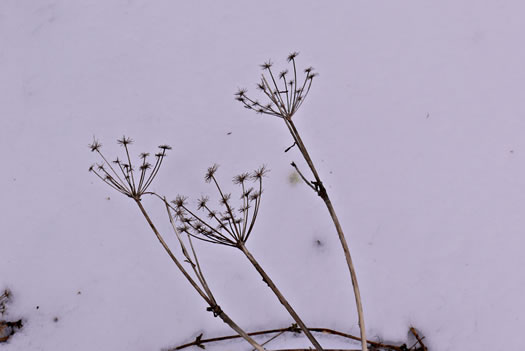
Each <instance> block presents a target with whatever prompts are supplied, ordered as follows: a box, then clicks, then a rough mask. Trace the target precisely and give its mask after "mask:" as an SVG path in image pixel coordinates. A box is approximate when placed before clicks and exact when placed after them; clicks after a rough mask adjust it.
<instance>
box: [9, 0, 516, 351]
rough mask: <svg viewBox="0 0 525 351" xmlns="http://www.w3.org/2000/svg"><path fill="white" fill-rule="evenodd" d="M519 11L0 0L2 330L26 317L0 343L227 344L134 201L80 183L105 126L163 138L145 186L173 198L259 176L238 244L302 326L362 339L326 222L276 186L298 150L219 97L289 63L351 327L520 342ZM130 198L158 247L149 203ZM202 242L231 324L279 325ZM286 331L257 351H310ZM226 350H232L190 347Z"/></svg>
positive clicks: (446, 345)
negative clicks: (298, 84)
mask: <svg viewBox="0 0 525 351" xmlns="http://www.w3.org/2000/svg"><path fill="white" fill-rule="evenodd" d="M524 10H525V5H524V4H523V3H522V2H520V1H506V2H489V1H476V2H474V1H463V2H457V1H450V0H444V1H439V2H430V1H396V2H365V1H352V2H343V1H334V2H330V3H326V2H314V1H287V2H279V3H277V2H275V3H272V2H269V3H268V2H267V3H250V2H248V3H247V2H243V1H228V2H212V1H178V2H173V1H160V0H159V1H154V2H150V1H139V0H126V1H124V0H111V1H103V2H95V1H87V2H80V1H65V0H62V1H49V0H41V1H25V2H21V1H16V0H5V1H2V2H1V3H0V77H2V78H1V82H2V83H1V84H0V106H2V116H1V128H0V148H1V149H2V150H4V152H3V156H2V164H3V167H2V169H3V172H2V176H1V177H0V184H1V186H2V189H4V190H3V194H2V199H3V201H2V202H1V205H0V213H1V214H2V215H1V223H2V235H1V237H0V289H4V288H9V289H10V290H11V291H12V294H13V299H12V300H11V302H10V304H9V306H8V314H7V316H4V317H2V318H8V319H10V320H15V319H18V318H23V320H24V323H25V325H24V327H23V329H21V330H20V331H19V332H17V333H16V334H15V335H14V336H13V337H12V338H11V339H10V340H9V342H8V343H5V344H1V345H2V346H1V347H2V350H6V351H15V350H24V351H25V350H54V351H60V350H78V351H82V350H95V349H96V350H102V351H104V350H124V349H126V350H129V351H135V350H156V349H158V350H160V349H162V348H167V347H170V346H174V345H178V344H181V343H184V342H187V341H190V340H193V339H194V338H195V337H196V336H197V335H199V334H200V333H201V332H204V333H205V337H211V336H217V335H222V334H230V333H231V332H230V330H229V328H228V327H227V326H226V325H224V324H223V323H222V322H220V321H219V320H218V319H216V318H213V317H212V315H211V314H210V313H209V312H207V311H206V310H205V309H206V307H207V306H206V305H205V303H204V301H202V300H201V299H200V298H199V297H198V296H197V295H196V294H195V293H194V291H193V290H192V289H191V287H190V286H189V284H188V283H187V282H186V281H185V280H184V279H183V277H182V276H181V274H180V273H179V272H178V271H177V269H176V267H175V266H174V265H173V264H172V262H171V261H170V260H169V257H168V256H167V255H166V254H165V252H164V251H163V250H162V247H161V246H160V245H159V244H158V242H157V240H156V239H155V237H154V236H153V233H151V232H150V230H149V228H148V226H147V223H146V222H145V221H144V219H143V218H142V217H141V216H140V213H139V211H138V210H137V208H136V207H135V206H134V204H133V203H132V201H130V200H129V199H127V198H125V197H123V196H120V194H118V193H116V192H114V191H112V190H111V189H110V188H109V187H107V186H105V185H104V184H102V183H101V182H100V181H98V180H97V179H96V178H95V177H94V176H93V175H92V174H89V173H88V171H87V169H88V167H89V165H91V164H92V163H94V162H97V161H98V159H97V157H96V155H95V154H92V153H90V152H89V149H88V148H87V144H89V143H90V142H91V141H92V140H93V136H96V137H97V138H98V139H99V140H100V141H101V142H102V143H103V144H104V146H103V151H104V152H105V153H106V154H107V155H108V156H110V157H114V156H116V155H117V154H119V153H121V152H122V149H121V148H119V147H118V146H117V145H116V143H115V140H116V139H117V138H119V137H121V136H122V135H123V134H125V135H127V136H130V137H132V138H133V139H134V140H135V144H134V145H133V146H132V150H133V152H134V153H135V154H136V155H138V154H139V153H140V152H143V151H154V150H155V148H156V146H157V145H160V144H163V143H168V144H170V145H171V146H173V148H174V150H173V151H172V152H171V153H170V155H169V156H168V157H167V159H166V160H165V163H164V165H163V169H162V170H161V172H160V174H159V176H158V177H157V179H156V181H155V183H154V184H153V185H152V189H153V190H156V191H158V192H160V193H162V194H165V195H166V196H168V197H170V198H174V197H175V196H176V195H177V194H179V193H181V194H185V195H188V196H190V198H191V199H194V200H196V199H197V198H198V197H200V196H201V195H202V194H208V193H212V192H213V188H212V187H211V186H210V185H209V184H205V183H204V181H203V176H204V172H205V170H206V168H207V167H208V166H210V165H211V164H213V163H218V164H220V165H221V167H220V169H219V171H218V173H217V175H218V177H219V178H220V179H221V181H222V182H223V183H224V184H227V182H229V181H230V179H231V177H233V176H234V175H236V174H238V173H240V172H243V171H250V170H253V169H255V168H256V167H258V166H260V165H261V164H266V165H268V167H269V168H270V169H271V173H270V176H269V178H267V179H265V193H264V196H263V201H262V208H261V212H260V215H259V218H258V221H257V224H256V229H255V231H254V233H253V235H252V237H250V240H249V242H248V247H249V248H250V250H251V251H252V253H253V254H254V256H256V257H257V258H258V259H259V260H260V262H261V264H262V266H263V267H264V268H265V269H266V270H267V272H268V273H269V274H270V276H271V277H272V278H273V279H274V280H275V282H276V283H277V285H278V286H279V287H280V289H281V290H282V291H283V293H284V294H285V296H287V297H288V298H289V300H290V302H291V304H292V305H293V306H294V307H295V308H296V310H297V311H298V312H299V314H300V315H301V316H302V317H303V319H304V320H305V321H306V323H307V324H308V325H310V326H313V327H328V328H334V329H338V330H341V331H345V332H351V333H353V334H358V327H357V316H356V311H355V307H354V303H353V296H352V291H351V287H350V281H349V277H348V272H347V269H346V265H345V262H344V257H343V255H342V250H341V248H340V246H339V242H338V239H337V237H336V234H335V230H334V229H333V225H332V223H331V222H330V219H329V216H328V213H327V211H326V209H325V207H324V206H323V203H322V201H320V199H319V198H318V197H317V196H316V195H315V194H313V193H312V192H311V191H310V190H309V189H308V188H307V187H305V186H304V185H303V184H301V183H293V182H290V180H289V178H290V174H291V173H292V171H293V169H292V168H291V167H290V166H289V163H290V162H291V161H295V162H296V163H298V165H299V166H300V167H302V169H304V168H305V165H304V163H303V162H302V159H301V157H300V154H299V153H298V152H297V150H296V149H292V150H290V151H289V152H287V153H284V152H283V151H284V149H286V148H287V147H288V146H290V145H291V144H292V141H291V137H290V136H289V135H288V134H287V133H288V132H287V130H286V128H285V126H284V125H283V124H282V123H281V121H279V120H278V119H277V118H273V117H270V116H260V115H255V114H253V113H251V112H250V111H247V110H245V109H243V108H242V106H241V105H240V104H239V103H238V102H236V101H234V99H233V93H234V92H235V91H236V90H237V89H238V88H242V87H247V88H248V89H249V93H251V95H255V94H257V92H256V89H255V83H256V82H257V81H258V79H259V77H260V69H259V67H258V64H260V63H262V62H263V61H266V60H268V59H272V60H273V61H274V62H275V64H276V66H278V67H283V68H285V67H286V60H285V58H286V56H287V55H288V54H289V53H290V52H292V51H295V50H297V51H300V55H299V56H298V58H297V62H298V65H299V67H302V68H306V67H308V66H310V65H312V66H314V67H315V68H316V71H318V72H319V73H320V76H319V77H318V79H316V80H315V81H314V84H313V88H312V91H311V92H310V95H309V96H308V99H307V101H306V102H305V104H304V105H303V106H302V107H301V110H300V111H299V113H298V114H297V115H296V116H295V117H294V119H295V123H296V124H297V127H298V128H299V130H300V132H301V133H302V136H303V139H304V140H305V143H306V144H307V146H308V147H309V151H310V153H311V155H312V158H313V160H314V162H315V163H316V165H317V167H318V169H319V172H320V174H321V177H322V178H323V180H324V183H325V184H326V185H327V186H328V192H329V194H330V196H331V198H332V201H333V202H334V206H335V208H336V211H337V212H338V214H339V217H340V219H341V221H342V224H343V228H344V229H345V232H346V235H347V238H348V240H349V244H350V248H351V251H352V255H353V258H354V261H355V264H356V268H357V273H358V278H359V283H360V287H361V294H362V297H363V303H364V310H365V315H366V323H367V330H368V334H369V336H370V337H371V338H375V337H378V338H381V339H383V340H385V341H392V342H403V341H405V340H406V338H407V332H408V328H409V327H410V326H415V327H416V328H418V329H419V330H420V331H421V332H422V333H423V334H424V335H425V336H426V339H425V341H426V343H427V346H428V347H429V348H430V349H431V350H443V351H447V350H475V349H486V350H501V349H503V348H506V349H520V348H521V347H522V344H523V342H522V340H521V331H522V330H523V327H524V322H523V318H522V316H521V313H522V311H523V310H524V309H525V303H524V302H523V298H522V296H524V295H525V276H524V275H523V274H522V273H521V271H520V270H521V267H523V265H524V264H525V258H524V256H523V254H522V247H523V244H524V239H523V228H524V227H525V219H524V216H523V210H524V208H525V204H524V191H523V189H524V186H525V166H524V165H525V163H524V154H525V145H524V143H525V138H524V133H523V131H524V130H525V129H524V128H525V118H524V113H525V98H524V93H525V91H524V85H523V82H524V81H525V69H524V65H523V62H525V47H524V46H523V45H522V44H520V43H521V42H522V41H523V40H522V39H523V38H522V36H523V35H522V33H523V32H524V30H525V23H524V22H523V18H522V17H523V16H522V13H523V11H524ZM228 133H231V134H228ZM144 204H145V206H146V207H147V208H148V209H149V210H151V212H152V213H154V216H153V217H154V218H155V221H156V223H157V224H158V225H159V227H160V228H161V229H162V231H163V232H164V233H165V235H166V237H167V238H169V241H170V242H171V243H172V244H175V238H174V237H173V235H172V234H171V232H169V223H168V222H167V220H166V218H165V215H164V212H163V209H162V206H160V205H159V204H158V203H156V202H155V201H154V200H153V199H146V200H144ZM317 240H320V241H321V242H322V245H321V246H319V245H318V244H317ZM175 247H176V246H175ZM197 249H198V252H199V257H200V259H201V263H202V265H203V268H204V270H205V273H206V275H207V277H208V280H209V283H210V286H211V287H212V288H213V289H214V291H215V292H216V296H217V298H218V300H219V303H220V305H221V307H222V308H223V309H224V310H225V311H227V312H228V313H229V315H230V316H231V317H232V318H233V319H234V320H235V321H236V322H237V323H238V324H239V325H241V326H243V327H244V328H245V329H246V330H248V331H253V330H257V329H267V328H275V327H286V326H288V325H290V324H291V323H292V320H291V318H290V317H289V316H288V315H287V314H286V311H284V309H283V308H282V307H281V306H280V304H279V303H278V301H277V300H276V298H275V297H274V296H273V295H272V294H271V292H270V291H269V289H267V287H266V285H265V284H264V283H263V282H261V279H260V278H259V276H258V275H257V273H256V272H255V270H254V269H253V268H252V267H251V266H249V265H248V264H247V261H246V260H245V259H244V257H242V255H241V253H240V252H237V251H235V250H234V249H231V248H226V247H217V246H210V245H206V244H204V243H198V245H197ZM37 306H38V308H37ZM55 318H56V319H55ZM282 340H283V341H280V342H276V341H274V342H273V343H272V344H269V346H270V347H277V346H278V345H281V346H282V347H285V346H286V347H287V346H290V347H292V346H294V345H295V346H299V345H301V346H304V347H307V346H308V345H309V344H308V342H307V341H306V340H305V339H297V338H294V337H293V336H288V337H287V338H285V339H282ZM284 340H286V342H285V341H284ZM502 340H504V341H503V342H502ZM321 343H322V344H323V345H328V346H330V345H339V346H340V345H342V344H341V342H340V341H339V339H336V338H335V337H334V338H321ZM502 344H504V346H503V345H502ZM229 345H237V346H236V347H239V348H242V349H248V347H249V345H247V344H242V343H237V344H229V343H226V344H221V345H214V346H208V348H213V349H224V348H225V347H227V346H229ZM272 345H274V346H272Z"/></svg>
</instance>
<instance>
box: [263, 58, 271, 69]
mask: <svg viewBox="0 0 525 351" xmlns="http://www.w3.org/2000/svg"><path fill="white" fill-rule="evenodd" d="M272 66H273V62H272V61H271V60H268V61H266V62H265V63H263V64H262V65H261V68H262V69H263V70H267V69H270V68H271V67H272Z"/></svg>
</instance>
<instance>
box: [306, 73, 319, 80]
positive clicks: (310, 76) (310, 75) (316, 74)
mask: <svg viewBox="0 0 525 351" xmlns="http://www.w3.org/2000/svg"><path fill="white" fill-rule="evenodd" d="M318 75H319V73H308V76H307V77H306V79H310V80H312V79H314V77H317V76H318Z"/></svg>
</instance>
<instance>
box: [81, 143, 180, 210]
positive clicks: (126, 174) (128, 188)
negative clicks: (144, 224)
mask: <svg viewBox="0 0 525 351" xmlns="http://www.w3.org/2000/svg"><path fill="white" fill-rule="evenodd" d="M117 143H118V144H119V145H121V146H122V147H124V149H125V150H126V158H125V161H122V160H120V159H119V158H118V157H117V158H116V159H115V160H114V161H112V162H109V161H108V160H107V159H106V157H105V156H104V155H103V154H102V152H101V151H100V149H101V148H102V144H101V143H100V142H99V141H98V140H93V143H91V144H90V145H89V148H90V149H91V151H92V152H97V153H98V154H99V155H100V157H101V158H102V163H100V164H95V165H92V166H91V167H89V171H90V172H93V173H94V174H95V175H96V176H97V177H99V178H100V179H101V180H102V181H103V182H104V183H106V184H107V185H109V186H110V187H112V188H113V189H115V190H117V191H118V192H120V193H122V194H124V195H126V196H129V197H131V198H133V199H136V200H140V198H141V196H142V195H143V194H145V193H146V190H147V189H148V187H149V186H150V185H151V183H152V182H153V179H155V177H156V176H157V173H158V172H159V169H160V166H161V165H162V161H163V160H164V157H166V152H167V151H168V150H171V146H169V145H160V146H159V151H158V152H157V153H156V154H155V156H154V157H155V162H154V164H151V163H150V162H149V161H148V160H149V158H150V154H149V153H141V154H140V156H139V157H140V159H141V161H140V162H139V164H138V174H137V173H136V169H135V167H136V165H133V164H132V162H131V157H130V155H129V148H128V146H129V145H131V144H133V140H132V139H131V138H128V137H126V136H123V137H122V139H118V140H117ZM112 164H113V166H112Z"/></svg>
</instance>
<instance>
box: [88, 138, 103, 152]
mask: <svg viewBox="0 0 525 351" xmlns="http://www.w3.org/2000/svg"><path fill="white" fill-rule="evenodd" d="M88 146H89V149H90V150H91V152H93V151H100V148H101V147H102V144H101V143H100V142H99V141H98V140H96V139H93V142H92V143H91V144H89V145H88Z"/></svg>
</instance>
